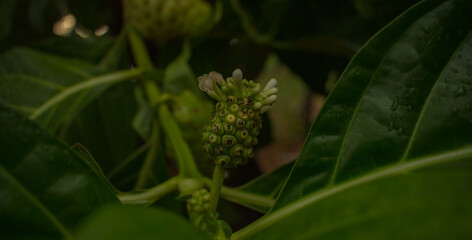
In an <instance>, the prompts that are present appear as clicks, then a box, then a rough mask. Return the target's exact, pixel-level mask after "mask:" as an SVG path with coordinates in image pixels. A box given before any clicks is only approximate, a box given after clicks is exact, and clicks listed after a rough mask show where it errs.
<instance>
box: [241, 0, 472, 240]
mask: <svg viewBox="0 0 472 240" xmlns="http://www.w3.org/2000/svg"><path fill="white" fill-rule="evenodd" d="M471 10H472V2H470V1H468V0H449V1H440V0H429V1H423V2H422V3H420V4H418V5H416V6H415V7H413V8H411V9H410V10H409V11H407V12H405V13H404V14H402V15H401V16H400V17H398V18H397V19H396V20H394V21H393V22H392V23H391V24H389V25H388V26H387V27H386V28H384V29H383V30H382V31H381V32H379V33H377V34H376V35H375V37H374V38H372V39H371V40H370V41H369V42H368V43H367V44H366V45H365V46H364V47H363V48H362V49H361V51H360V52H359V53H358V54H357V55H356V56H355V57H354V59H353V60H352V61H351V63H350V64H349V66H348V67H347V68H346V70H345V71H344V73H343V75H342V76H341V78H340V80H339V82H338V83H337V85H336V87H335V89H334V90H333V92H332V93H331V95H330V96H329V98H328V101H327V103H326V104H325V106H324V108H323V110H322V112H321V113H320V115H319V116H318V118H317V120H316V121H315V123H314V125H313V126H312V129H311V131H310V135H309V136H308V138H307V140H306V142H305V145H304V147H303V149H302V151H301V154H300V156H299V158H298V160H297V162H296V163H295V166H294V167H293V170H292V172H291V173H290V176H289V179H288V180H287V182H286V184H285V186H284V188H283V189H282V192H281V194H280V195H279V197H278V200H277V203H276V205H275V207H274V209H273V210H272V211H271V212H270V213H269V214H268V215H267V216H266V217H264V218H262V219H260V220H259V221H257V222H256V223H254V224H252V225H250V226H249V227H248V228H246V229H245V230H243V231H242V232H241V234H237V235H238V236H239V237H243V236H252V237H255V238H257V237H262V238H270V239H275V238H281V239H283V238H286V237H287V236H300V238H305V239H306V238H317V237H319V238H322V239H340V238H341V239H358V238H362V239H366V238H372V239H379V238H384V237H385V236H392V238H395V237H394V236H398V237H400V236H401V237H402V238H413V239H431V238H454V239H461V238H465V236H470V234H471V232H470V230H471V229H470V227H469V226H468V223H467V220H466V219H468V218H470V217H471V216H472V209H471V208H470V204H469V202H470V201H471V200H472V195H471V194H470V191H466V190H465V189H467V186H468V183H469V182H470V180H471V178H470V176H472V175H471V174H470V171H471V168H470V167H471V164H470V160H471V159H472V147H471V146H470V143H471V141H470V135H471V134H472V122H471V120H470V119H472V108H471V105H470V103H471V102H472V95H470V94H467V93H468V92H470V91H472V87H471V86H472V85H471V83H470V79H471V77H472V65H471V64H470V62H471V61H472V25H471V24H469V23H470V22H472V15H470V14H469V12H470V11H471ZM438 139H444V141H439V140H438ZM407 173H408V174H407ZM366 199H367V200H366ZM372 199H374V200H375V201H372ZM313 216H316V217H313ZM300 221H301V222H303V223H304V224H299V223H300ZM452 221H454V222H455V223H453V224H451V222H452ZM295 222H296V223H297V224H293V223H295ZM411 226H414V231H412V227H411ZM307 229H313V230H310V231H304V230H307ZM300 232H304V234H303V235H298V234H297V233H300ZM361 236H362V237H361ZM235 239H238V238H236V236H235Z"/></svg>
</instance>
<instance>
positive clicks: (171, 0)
mask: <svg viewBox="0 0 472 240" xmlns="http://www.w3.org/2000/svg"><path fill="white" fill-rule="evenodd" d="M128 20H129V21H130V23H131V25H132V26H133V28H134V29H136V30H137V32H139V33H140V35H141V36H143V37H145V38H148V39H156V40H159V41H165V40H167V39H170V38H173V37H176V36H194V35H201V34H202V33H204V32H206V31H208V30H209V29H211V28H212V27H213V25H214V23H215V19H214V9H213V7H212V6H211V5H210V4H209V3H207V2H206V1H205V0H128Z"/></svg>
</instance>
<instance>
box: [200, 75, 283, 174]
mask: <svg viewBox="0 0 472 240" xmlns="http://www.w3.org/2000/svg"><path fill="white" fill-rule="evenodd" d="M198 81H199V84H198V85H199V87H200V89H201V90H202V91H204V92H206V93H207V94H208V95H209V96H210V97H212V98H214V99H215V100H217V101H218V103H216V105H215V110H214V111H213V114H212V116H213V117H212V119H211V120H210V122H209V123H208V124H207V125H206V126H205V128H204V130H203V133H202V135H201V139H202V141H203V151H205V152H206V153H207V154H208V156H209V157H210V159H212V160H213V161H214V162H215V164H218V165H220V166H223V167H225V168H230V167H239V166H243V165H245V164H246V163H247V162H248V160H249V159H251V158H253V157H254V150H253V147H254V146H255V145H256V144H257V142H258V140H257V136H258V135H259V131H260V129H261V128H262V118H261V116H260V115H261V114H262V113H264V111H265V110H264V109H268V107H270V106H271V104H272V103H274V102H275V100H276V96H275V94H276V93H277V88H276V87H275V85H276V81H275V79H273V80H271V81H269V83H270V85H271V86H269V87H267V86H266V88H264V90H261V89H262V88H261V86H260V85H259V84H257V83H254V82H253V81H252V80H251V81H248V80H246V79H242V73H241V71H240V70H235V71H234V72H233V77H232V78H228V79H227V80H226V81H225V80H223V77H222V76H221V74H219V73H216V72H211V73H209V74H205V75H203V76H201V77H199V78H198ZM274 81H275V83H274Z"/></svg>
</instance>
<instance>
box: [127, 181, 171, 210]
mask: <svg viewBox="0 0 472 240" xmlns="http://www.w3.org/2000/svg"><path fill="white" fill-rule="evenodd" d="M179 179H180V178H179V177H173V178H170V179H169V180H167V181H165V182H163V183H161V184H159V185H157V186H155V187H153V188H150V189H148V190H146V191H145V192H141V193H125V194H119V195H118V199H119V200H120V201H121V202H122V203H124V204H130V203H152V202H154V201H156V200H158V199H159V198H161V197H163V196H165V195H167V194H169V193H171V192H172V191H174V190H175V189H177V185H178V182H179Z"/></svg>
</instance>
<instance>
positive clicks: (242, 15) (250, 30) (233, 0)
mask: <svg viewBox="0 0 472 240" xmlns="http://www.w3.org/2000/svg"><path fill="white" fill-rule="evenodd" d="M229 2H230V4H231V7H232V8H233V10H234V12H235V13H236V15H238V16H239V19H240V20H241V25H242V26H243V29H244V30H245V31H246V33H247V35H249V37H251V38H252V39H253V40H254V41H256V42H258V43H261V44H264V43H268V42H270V41H271V39H272V36H271V35H269V34H267V35H263V34H261V33H259V32H258V30H257V29H256V28H255V27H254V26H253V25H252V23H251V20H250V18H249V16H248V14H247V13H246V12H245V11H244V9H243V8H242V6H241V4H240V3H239V0H230V1H229Z"/></svg>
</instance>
